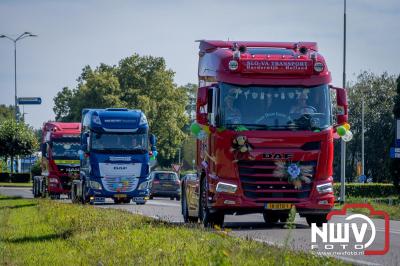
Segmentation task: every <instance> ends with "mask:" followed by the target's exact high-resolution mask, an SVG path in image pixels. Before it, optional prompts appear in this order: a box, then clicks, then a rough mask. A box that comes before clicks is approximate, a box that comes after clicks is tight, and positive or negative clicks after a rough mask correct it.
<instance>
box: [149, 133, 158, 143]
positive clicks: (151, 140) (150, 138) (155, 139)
mask: <svg viewBox="0 0 400 266" xmlns="http://www.w3.org/2000/svg"><path fill="white" fill-rule="evenodd" d="M149 141H150V145H151V146H156V145H157V138H156V136H155V135H154V134H150V135H149Z"/></svg>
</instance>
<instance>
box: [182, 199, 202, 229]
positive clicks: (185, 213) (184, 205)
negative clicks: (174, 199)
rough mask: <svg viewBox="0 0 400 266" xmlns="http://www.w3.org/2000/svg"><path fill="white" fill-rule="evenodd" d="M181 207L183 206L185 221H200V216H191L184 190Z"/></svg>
mask: <svg viewBox="0 0 400 266" xmlns="http://www.w3.org/2000/svg"><path fill="white" fill-rule="evenodd" d="M181 208H182V216H183V221H184V222H185V223H197V222H198V220H199V218H197V217H192V216H189V209H188V206H187V199H186V196H185V192H184V191H183V192H182V201H181Z"/></svg>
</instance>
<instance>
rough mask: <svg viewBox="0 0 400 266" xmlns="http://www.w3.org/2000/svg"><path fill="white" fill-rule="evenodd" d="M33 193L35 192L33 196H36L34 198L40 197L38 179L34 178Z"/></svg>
mask: <svg viewBox="0 0 400 266" xmlns="http://www.w3.org/2000/svg"><path fill="white" fill-rule="evenodd" d="M32 194H33V197H34V198H38V197H39V195H38V189H37V182H36V179H33V184H32Z"/></svg>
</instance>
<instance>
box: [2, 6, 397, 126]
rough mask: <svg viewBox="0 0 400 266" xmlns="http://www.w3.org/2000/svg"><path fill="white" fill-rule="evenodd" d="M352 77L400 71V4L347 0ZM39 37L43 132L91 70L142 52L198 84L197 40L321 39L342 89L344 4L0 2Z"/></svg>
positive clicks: (36, 117)
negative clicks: (58, 101)
mask: <svg viewBox="0 0 400 266" xmlns="http://www.w3.org/2000/svg"><path fill="white" fill-rule="evenodd" d="M347 22H348V24H347V26H348V27H347V29H348V35H347V41H348V43H347V51H348V58H347V70H348V71H347V75H348V79H349V80H355V77H356V74H358V73H360V71H361V70H368V71H373V72H375V73H382V72H383V71H388V72H389V73H391V74H396V75H398V74H399V73H400V54H399V51H398V50H399V44H400V1H399V0H382V1H376V0H347ZM25 31H30V32H32V33H34V34H38V35H39V37H37V38H27V39H24V40H21V42H18V44H17V46H18V48H17V52H18V55H17V56H18V58H17V67H18V69H17V74H18V96H26V97H28V96H40V97H42V100H43V103H42V105H40V106H26V107H25V112H26V113H27V114H26V116H25V118H26V121H27V122H28V123H29V124H31V125H33V126H34V127H35V128H39V127H40V126H41V125H42V123H43V122H44V121H47V120H50V119H54V113H53V110H52V108H53V98H54V96H55V95H56V93H57V92H58V91H60V90H61V88H62V87H64V86H68V87H71V88H72V87H75V86H76V79H77V78H78V76H79V75H80V73H81V70H82V68H83V67H84V66H85V65H90V66H92V67H95V66H97V65H99V63H101V62H103V63H106V64H110V65H114V64H117V63H118V61H119V60H120V59H122V58H124V57H127V56H130V55H132V54H133V53H135V52H136V53H139V54H140V55H153V56H162V57H164V58H165V59H166V62H167V65H168V67H169V68H171V69H172V70H174V71H175V73H176V75H175V82H176V83H177V84H178V85H183V84H186V83H188V82H192V83H197V80H196V79H197V75H196V70H197V53H198V44H197V43H195V42H194V41H195V40H198V39H221V40H227V39H230V40H258V41H316V42H318V46H319V49H320V52H321V53H322V54H323V55H324V56H325V58H326V60H327V63H328V67H329V68H330V70H331V72H332V77H333V84H335V85H341V84H342V52H343V39H342V38H343V1H342V0H318V1H317V0H315V1H312V0H303V1H289V0H287V1H284V0H279V1H278V0H276V1H272V0H269V1H267V0H259V1H251V0H246V1H243V0H241V1H236V0H226V1H225V0H224V1H217V0H202V1H183V0H176V1H172V0H169V1H166V0H158V1H156V0H153V1H152V0H143V1H133V0H132V1H117V0H114V1H106V0H104V1H94V0H93V1H90V0H87V1H85V0H80V1H78V0H57V1H52V0H37V1H32V0H0V34H6V35H9V36H12V37H16V36H17V35H18V34H20V33H22V32H25ZM13 64H14V58H13V46H12V42H11V41H9V40H7V39H0V96H1V97H0V104H13V103H14V67H13Z"/></svg>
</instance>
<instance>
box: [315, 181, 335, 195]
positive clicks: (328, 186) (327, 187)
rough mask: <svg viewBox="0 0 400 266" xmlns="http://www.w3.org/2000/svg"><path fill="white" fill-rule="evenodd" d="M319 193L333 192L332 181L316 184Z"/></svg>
mask: <svg viewBox="0 0 400 266" xmlns="http://www.w3.org/2000/svg"><path fill="white" fill-rule="evenodd" d="M316 188H317V191H318V193H320V194H322V193H330V192H333V186H332V183H325V184H320V185H317V186H316Z"/></svg>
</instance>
